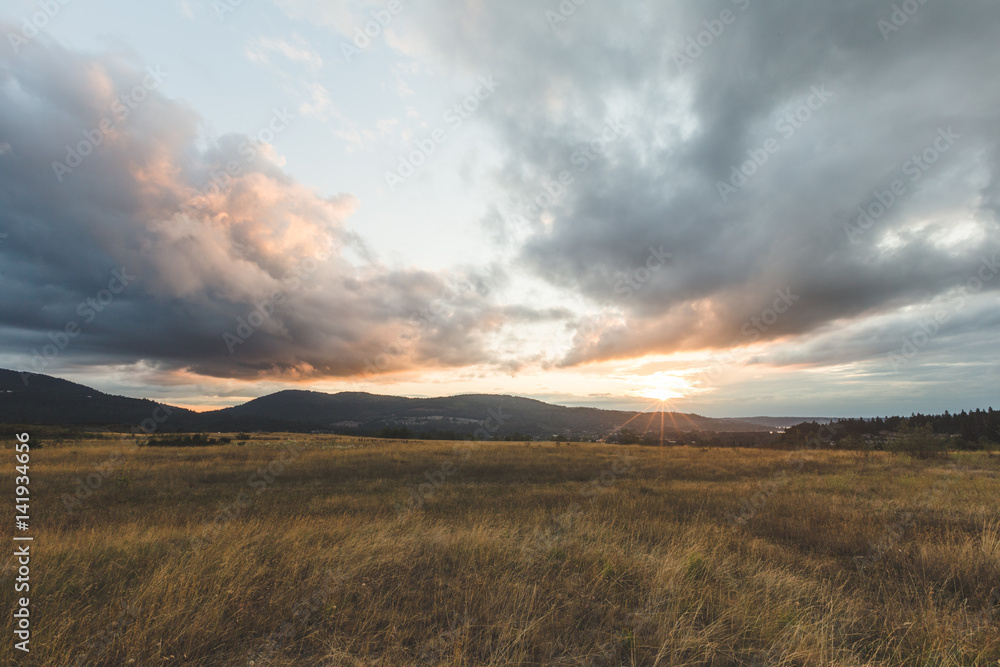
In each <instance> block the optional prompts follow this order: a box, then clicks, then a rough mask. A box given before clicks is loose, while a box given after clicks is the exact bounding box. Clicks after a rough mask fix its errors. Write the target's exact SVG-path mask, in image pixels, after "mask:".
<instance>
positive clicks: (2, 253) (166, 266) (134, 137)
mask: <svg viewBox="0 0 1000 667" xmlns="http://www.w3.org/2000/svg"><path fill="white" fill-rule="evenodd" d="M0 53H2V55H0V108H2V109H3V113H2V114H0V138H2V139H3V140H4V142H9V144H10V146H11V148H10V150H9V151H7V150H5V152H4V153H3V154H2V155H0V229H2V230H3V231H4V233H6V234H8V236H7V237H6V238H4V239H3V243H2V244H0V261H2V267H3V272H2V275H0V335H2V338H3V341H4V348H5V351H7V352H8V353H11V352H20V353H22V354H27V355H32V353H35V354H34V358H35V362H34V367H33V368H32V370H38V371H46V370H50V371H51V369H52V368H57V367H60V366H69V365H79V364H83V365H87V364H108V363H133V362H135V361H138V360H143V361H146V362H147V363H149V364H152V365H154V366H157V367H159V368H161V369H165V370H169V369H176V370H190V371H194V372H197V373H202V374H207V375H213V376H219V377H242V378H253V377H259V376H265V375H266V376H269V377H285V378H290V379H299V378H309V377H321V376H346V375H353V374H358V373H361V372H362V371H363V369H364V368H365V364H366V361H367V360H368V359H370V358H371V357H373V356H374V355H377V354H379V353H380V351H381V350H382V349H383V347H384V345H385V344H386V343H387V342H389V341H392V340H396V339H397V338H398V337H399V336H400V335H403V334H404V333H405V332H413V333H414V336H415V342H414V344H413V345H410V346H408V347H407V348H406V349H405V351H404V352H403V353H402V354H401V355H400V358H399V359H398V360H397V361H398V363H399V365H400V366H401V367H409V366H417V365H422V366H453V365H459V366H463V365H468V364H474V363H482V362H488V361H489V355H488V351H487V349H486V346H485V345H484V336H485V333H484V330H483V329H482V328H481V327H479V326H477V325H478V323H479V322H480V321H481V320H482V318H481V317H480V316H479V315H478V314H479V313H481V312H483V311H488V310H489V309H490V308H492V306H491V305H490V297H489V291H488V284H487V283H488V282H489V281H490V280H493V279H494V277H495V276H491V275H490V274H488V273H486V274H483V275H478V274H467V275H457V274H456V275H446V274H438V273H433V272H427V271H421V270H416V269H412V270H390V269H388V268H386V267H384V266H382V265H380V264H378V263H377V262H374V263H373V262H369V261H365V259H364V258H366V257H368V256H369V252H368V250H367V249H366V248H365V247H364V244H363V243H362V242H361V241H360V239H359V237H358V236H357V234H356V233H355V232H353V231H352V230H350V229H349V228H348V227H347V226H346V223H345V219H346V218H347V217H348V216H350V214H351V212H352V211H353V209H354V207H355V206H356V201H355V200H354V198H353V197H352V196H350V195H348V194H340V195H337V196H334V197H330V198H324V197H321V196H319V195H318V194H317V193H315V192H314V191H312V190H309V189H308V188H305V187H303V186H301V185H299V184H297V183H296V182H295V181H294V180H293V179H291V178H290V177H288V176H287V175H286V174H285V173H284V172H283V171H282V170H281V168H280V167H279V166H278V164H277V163H276V162H275V161H274V160H273V159H271V158H272V154H273V151H272V149H271V148H270V146H268V145H266V144H263V143H255V142H254V141H253V140H252V138H250V137H247V136H243V135H236V134H229V135H225V136H222V137H219V138H218V139H217V140H212V141H209V142H208V144H207V145H206V146H204V147H199V146H200V145H201V144H199V136H200V135H199V133H200V131H201V129H202V128H201V121H200V118H199V117H198V115H197V114H196V113H195V112H194V111H193V110H192V109H190V108H189V107H187V106H186V105H184V104H182V103H179V102H176V101H174V100H171V99H169V98H167V97H165V96H164V95H163V94H161V93H160V92H159V91H158V90H157V89H156V88H157V86H156V84H155V81H154V80H153V79H150V80H149V81H148V82H147V83H148V84H149V85H147V86H146V87H145V88H144V91H142V92H140V93H138V94H137V95H136V98H138V97H141V98H142V99H141V101H136V99H133V98H129V99H128V100H126V103H127V104H126V106H121V105H119V102H120V98H121V96H122V95H123V94H124V95H131V94H132V93H131V92H130V91H133V90H135V87H136V86H139V87H140V88H142V87H143V83H142V82H143V79H144V77H146V76H147V69H146V67H145V66H143V65H141V64H138V63H135V62H133V61H131V60H129V58H128V57H126V56H121V55H82V54H77V53H73V52H70V51H67V50H65V49H63V48H61V47H59V46H56V45H54V44H52V43H49V42H47V41H46V40H45V39H44V38H43V37H39V38H37V39H35V40H34V41H33V42H32V44H31V45H30V46H28V47H25V48H24V49H23V51H22V53H21V54H20V55H19V56H18V57H14V56H12V55H11V54H10V53H7V52H0ZM153 71H155V68H154V70H153ZM166 75H167V76H169V73H166ZM116 100H117V101H116ZM133 107H134V108H133ZM292 108H294V107H292ZM276 113H277V115H278V116H282V115H284V114H285V113H286V112H284V111H282V110H277V111H276ZM104 119H110V121H111V125H108V124H105V125H104V126H103V127H102V121H103V120H104ZM283 122H286V121H284V120H278V121H277V122H276V123H275V124H274V125H273V126H272V129H275V128H278V127H280V126H281V124H282V123H283ZM95 128H97V129H98V130H99V132H97V133H96V134H95ZM87 133H90V134H89V135H88V134H87ZM88 136H89V138H88ZM262 136H266V134H265V135H262ZM67 147H68V148H67ZM74 154H75V155H79V156H80V157H79V160H77V158H76V157H75V156H74ZM56 162H59V163H63V167H65V168H60V167H54V166H53V165H54V163H56ZM231 165H235V166H233V167H232V168H231V170H230V173H229V174H226V173H225V170H226V169H227V168H230V166H231ZM317 251H320V252H319V255H317ZM116 271H117V272H118V274H124V275H123V276H122V275H118V277H116V274H115V273H114V272H116ZM456 281H462V282H464V283H465V284H467V285H470V286H472V287H470V288H467V289H463V290H459V291H458V292H457V293H455V294H454V295H453V296H450V297H448V308H447V313H446V315H445V316H442V317H438V318H436V319H435V320H434V323H433V327H432V328H431V329H429V330H426V331H423V332H421V331H415V332H414V325H413V322H414V320H415V318H416V316H417V314H418V313H419V312H420V311H421V310H425V309H426V308H428V306H429V304H431V303H433V302H434V300H435V299H439V298H441V295H442V294H445V293H448V291H449V289H451V290H452V291H453V292H454V288H449V284H450V283H453V282H456ZM88 299H89V300H90V301H88ZM67 327H69V328H67ZM224 334H227V335H228V336H229V337H228V338H224ZM234 336H235V338H233V337H234ZM46 350H48V352H49V354H48V355H47V356H48V357H49V359H45V356H46Z"/></svg>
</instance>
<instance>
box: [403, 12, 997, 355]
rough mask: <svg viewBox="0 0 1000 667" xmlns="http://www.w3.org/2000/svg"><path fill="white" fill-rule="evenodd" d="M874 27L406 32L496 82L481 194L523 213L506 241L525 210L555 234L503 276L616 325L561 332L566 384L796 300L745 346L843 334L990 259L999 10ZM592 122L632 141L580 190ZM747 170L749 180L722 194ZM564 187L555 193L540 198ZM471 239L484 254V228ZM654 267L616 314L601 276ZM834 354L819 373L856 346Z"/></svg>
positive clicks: (735, 327) (431, 26) (562, 16)
mask: <svg viewBox="0 0 1000 667" xmlns="http://www.w3.org/2000/svg"><path fill="white" fill-rule="evenodd" d="M902 4H903V3H895V5H902ZM560 6H563V7H564V8H565V9H564V10H563V11H562V12H561V13H559V14H558V15H554V14H551V13H550V14H548V15H547V14H546V11H549V12H557V13H558V12H559V9H558V8H559V7H560ZM570 10H572V11H570ZM913 10H916V11H913ZM894 11H895V10H894V3H892V2H870V1H868V0H865V1H863V2H862V1H848V2H836V3H828V2H820V1H819V0H809V1H806V2H763V1H761V0H739V1H738V2H729V1H716V2H694V1H693V0H692V1H689V2H679V3H678V2H671V3H652V2H650V3H639V2H635V3H600V2H595V1H588V2H582V3H579V4H577V3H573V2H566V3H562V5H559V4H558V3H556V2H554V1H553V2H548V3H546V2H543V3H538V2H534V1H529V0H524V1H522V2H513V3H504V4H503V5H502V6H500V5H497V4H495V3H488V2H485V1H482V0H467V1H465V2H462V1H460V0H456V1H455V2H451V3H442V4H441V5H439V6H437V11H435V10H433V9H428V10H427V11H425V12H422V13H421V14H420V16H419V18H420V19H421V20H422V23H421V28H420V31H419V32H417V33H414V34H413V35H410V40H411V41H410V45H411V48H412V49H413V50H414V51H417V52H421V51H423V52H429V53H435V54H437V57H438V58H439V59H440V60H441V61H442V62H445V63H448V64H450V65H451V66H452V67H453V68H454V69H455V70H457V71H465V72H468V73H470V74H471V73H476V72H481V71H490V72H493V73H494V74H495V75H496V76H497V78H498V79H499V80H501V81H503V82H504V86H505V94H504V95H503V96H498V97H497V99H496V100H495V103H494V104H492V105H491V106H490V108H489V109H488V110H486V111H485V112H484V113H485V114H490V117H491V120H492V122H493V123H494V124H495V125H496V127H497V128H498V130H499V131H500V133H501V136H502V137H503V139H504V146H505V148H506V150H507V151H508V160H507V163H506V165H505V167H504V169H503V170H502V171H501V173H500V174H498V178H499V180H500V182H501V184H502V185H504V186H505V187H506V188H507V189H508V191H509V193H510V195H511V198H512V199H513V200H515V201H518V202H519V204H517V205H516V206H513V207H508V208H509V209H510V210H508V211H507V215H508V222H510V218H512V217H515V216H516V215H518V214H524V213H525V211H526V209H527V207H528V206H530V205H531V204H532V203H535V204H536V205H538V206H540V208H541V209H543V212H544V214H545V215H547V216H550V218H551V219H550V220H547V221H545V222H539V221H538V220H531V222H532V225H533V226H532V227H531V228H532V229H534V232H533V234H532V235H531V237H530V238H529V239H528V240H527V241H526V242H525V243H524V245H523V247H522V250H521V261H522V262H523V263H524V265H526V266H527V267H529V268H530V269H531V270H533V271H534V272H535V273H536V274H538V275H540V276H542V277H544V278H545V279H546V280H548V281H550V282H552V283H554V284H557V285H560V286H563V287H566V288H568V289H573V290H578V291H581V292H583V293H584V294H586V295H587V296H589V297H590V298H591V299H592V300H593V302H594V304H595V307H598V308H606V309H607V308H611V309H621V310H622V311H623V312H624V315H625V321H624V323H622V322H618V321H615V320H614V319H611V320H609V321H608V322H607V323H606V324H605V325H604V326H603V327H602V328H600V329H599V330H597V331H596V332H595V331H586V332H578V333H577V335H576V338H575V342H574V345H573V348H572V349H571V350H570V352H569V353H568V354H567V356H566V358H565V359H564V363H565V364H570V365H572V364H577V363H581V362H586V361H591V360H596V359H605V358H620V357H627V356H632V355H637V354H643V353H648V352H670V351H674V350H678V349H685V348H703V347H725V346H731V345H740V344H744V343H747V342H752V341H751V340H749V339H748V337H747V336H746V334H745V332H744V325H745V323H746V322H747V321H748V319H749V318H752V317H754V316H759V315H760V313H761V312H762V311H763V310H765V309H767V308H768V307H769V304H771V303H772V301H773V299H774V298H775V292H776V290H782V289H791V290H792V291H793V292H794V293H795V294H796V295H797V296H798V297H799V299H798V300H797V301H796V303H795V305H794V307H792V308H790V309H789V310H788V311H787V313H785V314H783V315H782V316H781V318H780V319H779V320H778V322H777V323H775V324H774V325H773V326H771V327H768V329H767V331H766V332H761V333H760V337H761V338H763V339H767V338H773V337H777V336H788V335H807V334H810V332H817V331H819V330H821V329H822V328H824V327H828V326H837V327H841V328H843V329H844V330H845V331H846V330H847V328H846V327H845V326H844V325H845V324H846V323H850V322H852V321H855V320H862V319H864V318H869V317H875V316H887V315H890V314H892V313H894V312H896V311H897V310H899V309H900V308H902V307H904V306H907V305H910V304H915V303H922V302H925V301H927V300H929V299H931V298H933V297H934V296H936V295H942V294H944V293H946V292H948V291H949V290H952V289H954V288H956V287H958V286H959V285H961V284H964V282H965V281H966V279H967V277H968V275H969V273H970V271H973V270H975V268H976V266H977V265H978V264H979V263H980V261H981V259H982V258H983V257H984V256H985V257H987V258H988V257H992V256H993V255H994V254H995V253H996V252H997V249H998V248H997V241H998V239H1000V236H998V234H997V232H998V231H1000V229H998V224H997V202H998V188H1000V186H998V175H1000V141H998V139H1000V123H998V122H997V121H998V120H1000V119H998V114H1000V112H998V109H1000V87H997V86H996V85H995V84H994V83H993V79H994V78H995V74H994V73H995V72H996V71H997V68H998V66H1000V49H998V48H997V47H996V39H995V37H996V34H997V31H998V28H1000V6H998V5H997V4H996V3H995V2H986V1H976V2H967V3H934V2H931V3H926V4H920V3H917V2H916V1H915V0H913V1H912V2H910V3H905V12H904V13H903V14H898V13H897V14H896V15H895V16H894ZM723 12H729V13H728V14H724V13H723ZM906 12H909V13H910V14H912V15H908V14H907V13H906ZM723 19H724V21H723ZM904 19H905V20H904ZM880 21H883V23H882V24H880V23H879V22H880ZM893 21H895V22H896V24H898V28H899V29H898V30H893V28H895V27H897V25H893V23H892V22H893ZM706 22H707V23H706ZM886 22H887V23H886ZM886 26H890V27H888V28H887V27H886ZM699 33H700V34H699ZM713 33H714V34H713ZM688 38H691V40H694V41H695V42H697V41H698V40H701V43H702V45H703V46H700V47H697V48H695V47H691V43H692V42H691V41H689V39H688ZM437 45H443V46H445V47H446V48H438V47H437ZM796 113H798V118H795V114H796ZM790 115H791V118H790ZM609 121H614V122H619V123H621V124H622V125H624V126H625V127H627V128H628V132H627V133H626V135H625V136H624V137H622V138H620V139H616V140H614V141H610V142H608V143H607V144H606V145H604V146H602V149H603V150H602V151H601V153H600V154H599V155H598V156H597V157H596V159H593V160H589V159H588V160H587V161H586V169H585V170H580V169H578V168H577V167H576V166H575V164H574V161H573V156H574V155H575V154H578V152H579V151H580V149H581V148H582V147H586V146H587V144H588V143H589V142H591V141H593V140H594V139H596V138H599V137H600V135H601V129H602V127H603V126H604V125H605V124H606V123H607V122H609ZM925 155H926V159H928V160H930V159H933V164H929V163H925V162H923V159H924V157H923V156H925ZM753 156H757V157H758V161H760V162H763V164H761V165H759V166H756V167H752V166H748V167H747V168H746V171H748V172H749V171H754V172H755V173H753V175H752V176H750V177H748V178H747V179H746V183H743V182H742V181H740V179H739V178H737V179H736V180H735V181H732V180H731V177H732V171H733V167H734V166H736V167H739V166H740V165H743V164H744V163H746V162H747V160H750V159H751V158H752V157H753ZM765 156H766V158H767V159H766V161H764V160H763V157H765ZM915 156H916V157H917V158H920V160H914V157H915ZM562 171H569V172H571V174H572V176H573V182H572V184H571V185H570V186H569V187H567V188H566V189H565V191H564V192H562V193H559V194H558V195H554V196H550V197H549V198H548V199H545V192H546V188H547V187H548V189H549V190H550V191H551V190H553V188H552V184H553V182H554V181H555V180H556V179H557V176H558V174H559V173H560V172H562ZM896 181H899V183H900V185H901V189H900V192H901V194H898V195H896V194H893V195H892V197H893V198H894V200H895V201H892V203H891V204H889V205H888V210H887V212H885V213H884V215H881V217H878V218H875V217H873V219H872V224H870V226H868V228H867V229H866V230H863V231H862V233H860V234H858V233H857V231H856V230H855V231H854V232H852V233H850V234H849V233H848V232H850V231H851V229H852V228H851V227H847V225H854V226H855V227H856V226H857V219H858V217H859V213H858V209H859V207H863V208H864V209H868V210H873V211H875V212H878V211H879V208H878V206H873V204H878V203H879V202H878V197H882V200H883V202H888V201H889V200H890V197H888V196H886V195H885V194H883V193H885V192H887V191H888V192H889V193H890V194H892V192H891V186H892V184H893V183H894V182H896ZM720 182H723V183H727V185H728V186H729V187H720V185H719V183H720ZM734 182H735V183H736V185H734ZM539 196H541V197H542V199H541V200H540V199H539ZM536 212H537V211H536ZM527 217H529V218H531V217H532V216H531V215H530V214H529V215H528V216H527ZM862 222H864V223H865V225H868V221H867V220H862ZM487 224H488V228H489V230H490V231H491V233H493V234H502V233H503V232H504V225H503V223H502V221H501V219H500V216H498V215H496V214H495V213H494V214H492V215H491V217H490V218H489V220H487ZM660 245H662V246H663V247H664V248H665V249H666V251H667V252H670V253H672V254H673V255H674V257H673V261H672V262H671V264H670V265H669V267H666V268H664V270H661V271H657V272H654V273H653V274H652V275H651V277H650V279H649V281H648V283H647V284H644V285H642V287H641V289H636V290H632V291H631V292H630V293H629V294H628V298H624V297H623V295H622V290H617V289H616V288H615V285H616V279H615V276H620V275H628V274H630V273H633V272H634V271H636V270H641V269H640V267H642V266H643V264H644V262H645V261H646V258H647V255H648V254H649V248H650V247H651V246H653V247H659V246H660ZM998 287H1000V279H996V280H993V281H992V282H988V283H987V284H986V285H985V286H984V288H983V290H982V291H981V293H980V294H979V295H978V298H979V299H995V296H996V290H997V288H998ZM885 326H887V327H888V328H889V329H890V330H893V329H896V330H898V331H904V330H905V328H906V327H907V326H909V322H908V321H907V319H906V317H905V316H904V315H900V317H899V319H898V321H895V322H888V323H886V324H885ZM952 326H953V327H959V326H966V327H969V328H970V330H972V331H979V330H981V328H982V327H991V328H992V330H993V331H995V327H996V324H995V322H991V321H987V320H984V319H982V318H979V319H977V318H965V319H964V320H961V321H959V320H956V321H955V323H954V324H953V325H952ZM894 337H896V338H898V336H893V335H891V334H890V333H887V335H886V336H885V340H884V341H882V343H881V344H880V345H876V346H875V347H876V348H879V349H877V351H876V352H875V353H876V354H884V353H886V352H888V351H890V350H891V349H892V348H891V346H890V345H889V341H891V340H892V339H893V338H894ZM869 343H870V341H869ZM835 345H836V346H838V348H841V351H839V352H829V351H826V352H822V353H820V352H819V351H817V354H820V356H821V357H824V356H829V357H830V358H839V357H843V356H845V355H847V356H850V354H852V352H851V351H852V350H856V347H857V345H856V343H855V342H851V341H847V340H842V341H840V342H838V343H835ZM862 347H863V346H862ZM866 349H867V348H866ZM862 356H863V357H864V356H865V353H862Z"/></svg>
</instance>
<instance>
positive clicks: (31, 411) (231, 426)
mask: <svg viewBox="0 0 1000 667" xmlns="http://www.w3.org/2000/svg"><path fill="white" fill-rule="evenodd" d="M25 378H26V379H27V382H25V380H24V379H25ZM158 407H159V408H161V411H160V412H159V413H157V414H159V415H163V414H166V413H165V412H164V410H163V409H168V410H170V411H171V412H170V414H169V417H168V418H167V419H166V420H165V421H164V422H163V423H162V424H161V425H158V430H161V431H257V430H260V431H312V430H319V431H338V432H356V433H376V432H378V431H379V430H381V429H383V428H387V427H389V428H402V427H406V428H408V429H409V430H410V432H412V433H423V432H429V431H432V432H438V433H442V432H448V431H450V432H453V433H456V434H459V435H466V434H476V435H477V437H487V436H493V435H497V436H500V437H503V436H509V435H512V434H516V433H520V434H524V435H530V436H534V437H549V436H552V435H567V436H568V435H574V436H576V437H593V438H602V437H605V436H607V435H609V434H611V433H613V432H614V431H616V430H618V429H619V428H620V427H622V426H623V425H625V424H628V427H629V428H631V429H633V430H635V431H638V432H640V433H641V432H643V431H645V430H646V429H649V430H658V429H659V424H660V421H661V420H660V413H648V414H645V415H641V416H637V414H636V413H635V412H626V411H621V410H601V409H597V408H579V407H577V408H570V407H565V406H561V405H552V404H549V403H543V402H541V401H537V400H534V399H530V398H521V397H517V396H500V395H490V394H470V395H462V396H448V397H442V398H403V397H399V396H380V395H375V394H367V393H360V392H341V393H338V394H324V393H320V392H315V391H299V390H287V391H280V392H277V393H275V394H270V395H268V396H262V397H260V398H256V399H254V400H252V401H249V402H247V403H244V404H242V405H237V406H234V407H231V408H224V409H221V410H215V411H211V412H203V413H195V412H192V411H190V410H185V409H183V408H176V407H171V406H162V405H161V404H159V403H155V402H153V401H150V400H145V399H135V398H126V397H123V396H112V395H110V394H105V393H103V392H100V391H97V390H96V389H91V388H90V387H86V386H84V385H80V384H76V383H74V382H68V381H66V380H60V379H58V378H53V377H49V376H47V375H40V374H21V373H17V372H14V371H8V370H0V423H19V424H63V425H65V424H80V425H114V426H120V427H127V428H132V427H136V426H138V425H140V424H142V423H143V421H144V420H148V419H149V418H151V417H152V416H153V415H154V411H156V409H157V408H158ZM769 420H770V421H769ZM785 421H786V418H753V419H751V420H740V419H713V418H710V417H702V416H701V415H695V414H683V413H664V414H663V423H664V424H665V425H666V427H667V429H668V430H674V431H718V432H746V431H756V432H763V431H768V430H772V429H773V428H775V427H776V426H786V425H791V423H798V422H800V421H802V420H791V422H790V423H789V424H786V423H784V422H785ZM772 422H774V423H772ZM777 422H781V423H777ZM147 423H148V422H147Z"/></svg>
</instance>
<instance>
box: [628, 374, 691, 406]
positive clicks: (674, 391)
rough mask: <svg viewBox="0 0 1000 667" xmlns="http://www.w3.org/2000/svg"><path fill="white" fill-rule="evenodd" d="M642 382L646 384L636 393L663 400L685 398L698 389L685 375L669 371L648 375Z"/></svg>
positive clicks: (644, 396)
mask: <svg viewBox="0 0 1000 667" xmlns="http://www.w3.org/2000/svg"><path fill="white" fill-rule="evenodd" d="M642 382H643V384H644V385H645V386H644V387H642V388H640V389H637V390H636V391H635V394H636V395H637V396H642V397H643V398H652V399H654V400H657V401H661V402H662V401H669V400H672V399H676V398H684V397H686V396H688V395H690V394H692V393H694V392H695V391H696V390H697V388H696V387H695V386H694V385H692V384H691V383H690V382H689V381H688V379H687V378H685V377H684V376H683V375H679V374H676V373H670V372H667V371H659V372H657V373H653V374H652V375H647V376H645V377H643V378H642Z"/></svg>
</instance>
